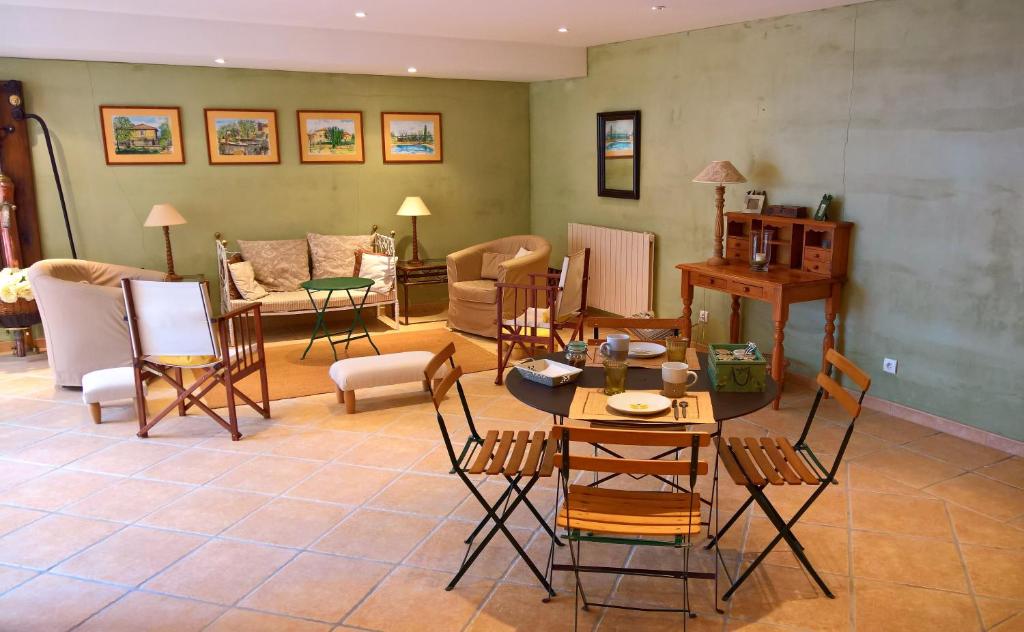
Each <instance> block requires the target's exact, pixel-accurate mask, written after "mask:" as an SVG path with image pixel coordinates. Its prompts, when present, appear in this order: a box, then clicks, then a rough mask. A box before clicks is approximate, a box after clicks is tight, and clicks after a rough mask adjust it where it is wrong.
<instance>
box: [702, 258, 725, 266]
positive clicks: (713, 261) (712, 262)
mask: <svg viewBox="0 0 1024 632" xmlns="http://www.w3.org/2000/svg"><path fill="white" fill-rule="evenodd" d="M707 264H708V265H709V266H727V265H729V262H728V261H726V260H725V259H723V258H722V257H711V258H710V259H708V260H707Z"/></svg>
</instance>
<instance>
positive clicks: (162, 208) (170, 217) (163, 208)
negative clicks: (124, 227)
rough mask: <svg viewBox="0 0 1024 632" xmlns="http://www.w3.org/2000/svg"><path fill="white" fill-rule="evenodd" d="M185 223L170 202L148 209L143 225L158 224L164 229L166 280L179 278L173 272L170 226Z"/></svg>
mask: <svg viewBox="0 0 1024 632" xmlns="http://www.w3.org/2000/svg"><path fill="white" fill-rule="evenodd" d="M185 223H187V222H186V221H185V218H184V217H182V216H181V213H179V212H178V209H176V208H174V207H173V206H171V205H170V204H157V205H155V206H154V207H153V208H152V209H151V210H150V211H149V217H147V218H146V222H145V223H144V224H143V226H147V227H152V226H160V227H161V228H163V229H164V250H165V254H166V255H167V280H168V281H176V280H178V279H180V278H181V277H179V276H178V275H177V274H175V273H174V255H173V254H172V253H171V230H170V227H171V226H178V225H181V224H185Z"/></svg>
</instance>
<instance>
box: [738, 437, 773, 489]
mask: <svg viewBox="0 0 1024 632" xmlns="http://www.w3.org/2000/svg"><path fill="white" fill-rule="evenodd" d="M729 449H730V450H732V455H733V456H734V457H736V462H737V463H739V465H740V468H742V469H743V473H744V474H746V475H747V478H748V479H750V482H751V483H753V484H754V485H764V484H765V483H766V482H768V481H767V479H765V477H764V475H763V474H761V472H759V471H758V469H757V466H755V465H754V462H753V461H751V460H750V456H749V455H748V454H747V450H746V448H745V447H744V445H743V442H742V441H740V440H739V438H738V437H732V438H730V439H729Z"/></svg>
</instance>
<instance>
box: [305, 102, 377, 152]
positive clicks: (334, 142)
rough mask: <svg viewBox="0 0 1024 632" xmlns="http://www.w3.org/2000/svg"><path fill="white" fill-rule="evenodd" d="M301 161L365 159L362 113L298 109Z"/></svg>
mask: <svg viewBox="0 0 1024 632" xmlns="http://www.w3.org/2000/svg"><path fill="white" fill-rule="evenodd" d="M296 116H297V117H298V123H299V125H298V127H299V161H301V162H304V163H317V162H319V163H337V162H341V163H345V162H351V163H361V162H363V113H362V112H358V111H353V112H337V111H327V110H299V111H298V112H296Z"/></svg>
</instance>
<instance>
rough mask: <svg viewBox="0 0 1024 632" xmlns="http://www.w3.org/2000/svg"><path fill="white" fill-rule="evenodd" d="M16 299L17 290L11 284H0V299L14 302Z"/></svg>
mask: <svg viewBox="0 0 1024 632" xmlns="http://www.w3.org/2000/svg"><path fill="white" fill-rule="evenodd" d="M17 300H18V291H17V290H15V289H14V286H13V285H0V301H3V302H4V303H14V302H16V301H17Z"/></svg>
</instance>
